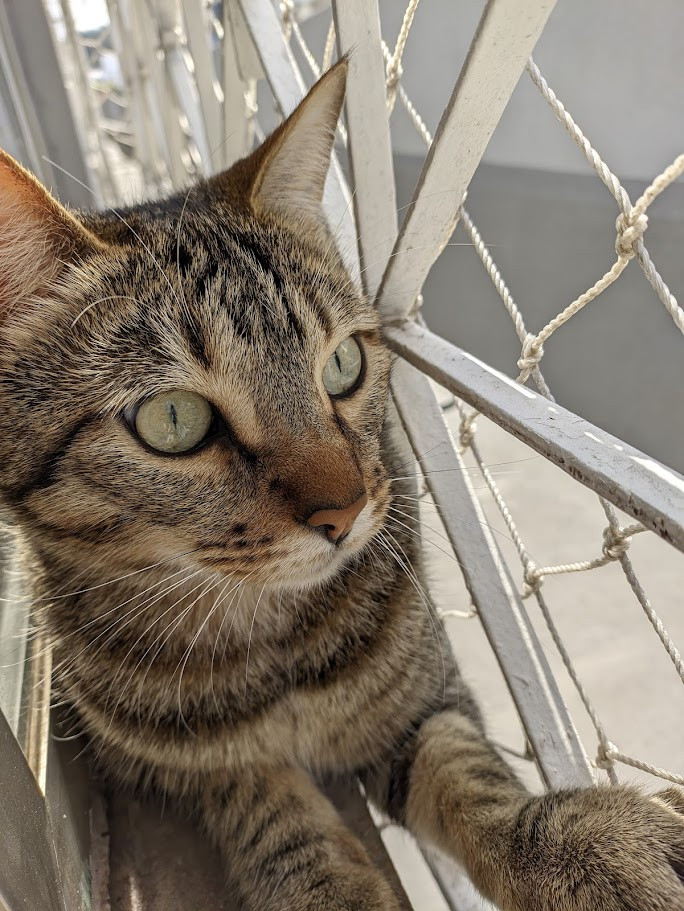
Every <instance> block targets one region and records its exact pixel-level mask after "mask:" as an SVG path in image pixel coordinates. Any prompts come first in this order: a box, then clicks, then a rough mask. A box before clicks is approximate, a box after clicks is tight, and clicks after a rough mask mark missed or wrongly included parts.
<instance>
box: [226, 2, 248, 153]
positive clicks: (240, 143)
mask: <svg viewBox="0 0 684 911" xmlns="http://www.w3.org/2000/svg"><path fill="white" fill-rule="evenodd" d="M235 12H236V10H235V9H234V8H232V4H230V3H224V4H223V48H222V53H223V121H222V122H223V141H222V145H221V161H222V162H223V166H224V167H229V166H230V165H231V164H232V163H233V162H234V161H237V159H238V158H242V157H243V156H244V155H246V154H247V153H248V152H249V150H250V148H251V146H252V141H253V123H254V121H253V118H250V117H248V116H247V113H248V112H247V98H246V92H247V91H248V86H247V84H246V82H245V80H244V76H243V73H242V72H241V69H240V61H239V58H238V47H237V36H236V31H235V26H234V24H233V19H234V13H235ZM245 28H246V27H245ZM249 40H250V42H251V38H250V39H249Z"/></svg>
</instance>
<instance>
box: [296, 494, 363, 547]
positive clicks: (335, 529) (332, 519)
mask: <svg viewBox="0 0 684 911" xmlns="http://www.w3.org/2000/svg"><path fill="white" fill-rule="evenodd" d="M367 502H368V497H367V496H366V493H365V491H364V493H363V494H362V495H361V496H360V497H359V498H358V500H356V501H355V502H354V503H352V504H351V506H346V507H345V508H344V509H317V510H316V512H313V513H311V515H310V516H309V518H308V519H307V520H306V521H307V523H308V524H309V525H311V526H312V527H313V528H320V529H321V531H322V532H324V534H325V536H326V537H327V538H328V540H329V541H332V542H333V543H334V544H341V543H342V541H343V540H344V539H345V538H346V537H347V535H348V534H349V532H350V531H351V530H352V527H353V525H354V522H355V521H356V519H357V518H358V515H359V513H360V512H361V510H362V509H363V507H364V506H365V505H366V503H367Z"/></svg>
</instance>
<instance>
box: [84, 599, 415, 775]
mask: <svg viewBox="0 0 684 911" xmlns="http://www.w3.org/2000/svg"><path fill="white" fill-rule="evenodd" d="M262 607H263V608H264V618H262V622H261V623H257V620H256V619H254V620H250V621H249V626H247V625H246V624H245V626H246V630H247V639H246V640H243V639H242V638H241V637H238V636H235V637H233V638H228V639H227V640H225V641H224V642H222V641H221V640H220V639H215V640H214V643H213V645H211V647H209V645H210V643H207V642H204V643H201V644H200V645H199V648H197V650H193V649H190V651H189V652H188V650H187V647H186V649H185V650H184V651H181V650H179V654H175V653H171V652H169V653H168V654H166V655H159V656H157V658H156V659H155V660H154V661H152V662H150V660H149V656H148V660H147V661H145V660H143V661H141V660H140V657H139V656H135V657H131V658H130V659H129V663H130V666H129V667H128V668H127V669H126V671H125V672H122V671H121V669H120V667H118V665H117V666H115V664H117V658H116V657H114V656H112V666H111V667H110V668H103V667H100V668H99V670H98V673H97V674H95V673H93V670H92V668H85V669H84V673H86V674H87V677H88V679H81V680H80V681H78V683H77V684H76V685H74V686H73V687H70V689H71V694H72V698H74V701H76V703H77V704H78V705H79V708H80V710H81V714H82V716H83V717H84V719H85V720H86V722H87V724H88V727H89V728H90V731H91V734H94V735H95V736H96V737H97V738H98V739H99V738H102V739H103V740H105V741H107V742H109V743H110V744H112V745H113V746H114V747H115V748H118V749H120V750H122V751H123V752H125V753H126V754H128V755H130V754H131V753H133V754H136V755H138V756H139V758H140V759H141V760H144V761H145V763H151V764H153V765H154V764H160V765H161V764H166V763H168V762H169V761H172V763H173V765H174V766H175V767H176V768H183V767H184V768H186V769H187V770H190V769H192V768H204V769H212V768H216V767H217V766H221V765H232V764H241V763H244V762H245V761H251V760H257V761H263V759H264V757H265V756H267V757H269V759H271V760H273V761H276V760H282V761H286V762H287V761H296V762H298V763H303V764H305V765H307V766H309V767H312V768H316V769H319V770H321V771H325V770H327V769H340V768H349V769H353V768H356V767H358V766H359V764H363V763H365V762H368V761H370V760H371V759H372V758H373V757H374V756H375V755H377V753H378V751H380V750H381V749H382V748H383V746H384V745H385V744H387V743H388V742H391V740H392V739H393V737H394V736H396V733H397V731H399V730H401V729H402V727H403V726H405V724H406V723H408V722H410V720H411V718H412V717H414V715H415V711H416V709H415V706H416V705H417V704H419V703H420V701H421V699H422V698H423V696H422V693H421V687H422V686H423V684H422V682H421V680H420V679H419V677H420V674H419V669H420V666H421V661H419V660H418V661H415V662H414V661H412V660H411V655H412V652H413V653H415V654H416V655H417V656H418V657H420V653H421V650H422V648H423V645H422V641H423V629H422V619H421V618H422V615H421V613H420V612H419V611H416V610H415V606H414V605H413V604H412V603H411V602H410V599H409V600H408V601H405V600H404V599H403V598H398V597H397V595H396V593H395V595H394V597H387V598H383V597H380V595H379V594H376V596H375V597H374V598H373V599H372V600H370V601H368V602H365V603H363V604H358V603H356V602H355V601H354V600H353V598H352V596H351V594H350V595H349V596H347V597H343V598H341V599H340V601H339V603H327V604H321V603H318V604H316V603H315V602H313V601H310V602H309V603H308V604H300V605H299V606H298V609H297V611H294V612H293V613H292V615H291V617H290V618H289V619H290V621H291V622H285V621H284V619H283V616H282V614H281V619H280V622H279V623H275V622H274V623H273V624H271V625H270V626H269V624H268V623H264V622H263V620H264V619H267V617H268V614H267V611H270V610H271V609H272V607H273V605H272V604H264V603H263V602H262V603H261V604H259V605H256V604H255V605H254V606H253V607H252V608H251V616H252V617H254V613H255V609H256V613H257V615H258V613H259V609H261V608H262ZM291 607H292V605H291V604H290V605H286V604H283V605H281V611H283V610H286V609H287V610H290V609H291ZM245 616H249V614H248V612H247V611H245ZM243 622H244V621H243ZM238 629H239V628H238ZM234 630H235V627H234V628H233V631H234ZM190 641H192V640H190ZM198 642H199V640H198ZM198 642H196V643H195V644H196V645H197V644H198ZM119 663H120V662H119ZM115 679H118V680H119V681H120V685H119V684H116V685H114V686H113V685H112V681H113V680H115ZM124 683H125V685H124Z"/></svg>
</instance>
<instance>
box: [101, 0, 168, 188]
mask: <svg viewBox="0 0 684 911" xmlns="http://www.w3.org/2000/svg"><path fill="white" fill-rule="evenodd" d="M107 9H108V11H109V21H110V25H111V31H112V41H113V44H114V47H115V48H116V52H117V54H118V56H119V61H120V63H121V73H122V76H123V81H124V85H125V87H126V95H127V99H128V110H129V113H130V117H131V126H132V128H133V137H134V149H135V157H136V160H137V161H138V162H139V163H140V167H141V169H142V174H143V180H144V183H145V187H146V189H148V190H149V189H151V188H154V189H155V190H160V189H162V187H163V179H162V171H163V167H164V166H163V163H162V162H163V155H162V152H161V148H160V146H159V143H158V141H157V137H156V135H155V132H154V129H153V125H152V123H151V119H150V116H149V113H148V111H147V97H146V94H145V87H144V84H143V81H142V79H141V75H140V72H139V70H138V66H137V64H136V60H135V50H134V48H133V47H132V45H131V42H130V40H129V39H128V37H127V35H128V32H129V30H130V23H127V22H126V21H125V17H126V14H127V11H126V9H125V8H122V6H121V5H120V2H119V0H107Z"/></svg>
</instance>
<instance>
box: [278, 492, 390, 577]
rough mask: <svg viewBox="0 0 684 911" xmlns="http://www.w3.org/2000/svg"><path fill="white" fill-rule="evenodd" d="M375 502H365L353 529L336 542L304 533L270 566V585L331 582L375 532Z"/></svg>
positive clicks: (379, 515)
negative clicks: (290, 548) (289, 549)
mask: <svg viewBox="0 0 684 911" xmlns="http://www.w3.org/2000/svg"><path fill="white" fill-rule="evenodd" d="M383 512H384V509H382V508H381V507H380V506H379V504H378V503H377V502H375V503H373V502H368V503H367V504H366V506H364V508H363V509H362V511H361V512H360V513H359V516H358V518H357V519H356V521H355V522H354V526H353V528H352V529H351V530H350V532H349V533H348V534H347V535H345V536H344V538H343V540H341V541H339V542H332V541H328V540H325V538H324V537H323V536H322V535H320V534H311V535H309V534H307V535H306V537H305V539H304V540H303V541H298V542H297V543H296V544H295V546H294V547H293V549H292V552H291V553H290V554H289V555H288V556H287V557H286V558H285V559H283V560H279V561H276V565H274V566H273V567H272V569H273V577H272V582H273V584H274V585H277V586H278V587H281V588H293V589H300V590H301V589H303V588H310V587H312V586H315V585H321V584H323V583H325V582H327V581H329V580H330V579H332V578H333V577H334V576H335V575H336V574H337V573H338V572H340V570H341V569H342V568H343V567H344V566H345V565H346V564H347V563H348V562H349V561H350V560H352V559H353V558H354V557H355V556H356V555H357V554H359V553H360V552H361V551H362V550H363V549H364V548H365V547H366V546H367V545H368V544H369V542H370V541H371V540H372V538H373V537H374V536H375V534H376V533H377V531H378V529H379V527H380V524H381V521H382V513H383Z"/></svg>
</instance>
